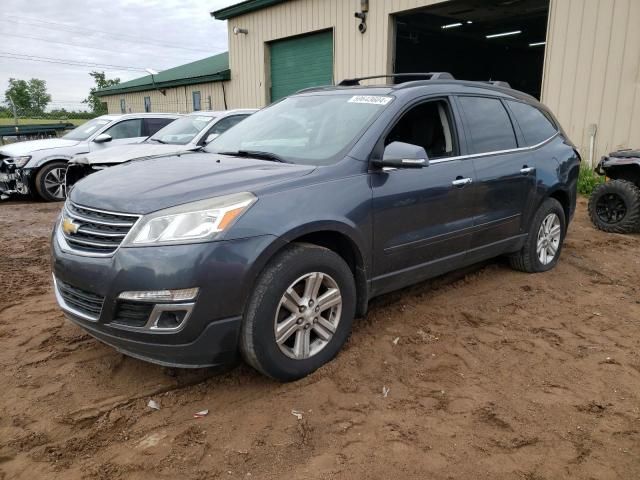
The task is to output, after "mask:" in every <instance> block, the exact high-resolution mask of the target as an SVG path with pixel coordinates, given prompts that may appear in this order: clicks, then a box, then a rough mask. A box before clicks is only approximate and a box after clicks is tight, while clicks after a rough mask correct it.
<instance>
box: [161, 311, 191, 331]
mask: <svg viewBox="0 0 640 480" xmlns="http://www.w3.org/2000/svg"><path fill="white" fill-rule="evenodd" d="M186 315H187V312H186V310H176V311H173V312H167V311H165V312H162V313H161V314H160V316H159V317H158V320H156V324H155V325H154V326H153V327H152V328H169V329H174V328H178V327H179V326H180V325H181V324H182V322H183V320H184V317H185V316H186Z"/></svg>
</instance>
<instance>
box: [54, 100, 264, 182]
mask: <svg viewBox="0 0 640 480" xmlns="http://www.w3.org/2000/svg"><path fill="white" fill-rule="evenodd" d="M255 111H256V110H252V109H244V110H225V111H204V112H202V111H200V112H193V113H190V114H188V115H185V116H184V117H182V118H180V119H178V120H176V121H175V122H173V123H171V124H170V125H167V126H166V127H164V128H163V129H162V130H159V131H158V132H157V133H156V134H155V135H153V136H151V137H149V138H148V139H147V140H145V141H144V142H142V143H140V144H138V145H127V146H121V147H116V148H110V149H109V150H106V151H96V152H90V153H88V154H83V155H77V156H76V157H74V158H73V159H72V160H71V162H69V166H68V168H67V174H66V176H65V178H66V182H67V188H71V187H72V186H73V185H74V184H75V183H76V182H77V181H78V180H80V179H82V178H84V177H86V176H87V175H90V174H92V173H94V172H96V171H99V170H104V169H105V168H108V167H113V166H115V165H119V164H121V163H125V162H130V161H131V160H136V159H139V158H149V157H157V156H162V155H175V154H178V153H182V152H187V151H190V150H196V149H198V148H200V147H202V146H204V145H206V144H207V143H209V142H210V141H212V140H213V139H215V138H216V137H217V136H218V135H220V134H221V133H223V132H225V131H227V130H228V129H230V128H231V127H233V126H234V125H236V124H237V123H239V122H240V121H242V120H244V119H245V118H247V117H248V116H249V115H251V114H252V113H254V112H255Z"/></svg>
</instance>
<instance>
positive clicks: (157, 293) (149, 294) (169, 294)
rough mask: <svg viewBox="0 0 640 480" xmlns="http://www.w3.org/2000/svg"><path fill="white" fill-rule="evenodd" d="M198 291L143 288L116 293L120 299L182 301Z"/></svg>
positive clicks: (196, 289)
mask: <svg viewBox="0 0 640 480" xmlns="http://www.w3.org/2000/svg"><path fill="white" fill-rule="evenodd" d="M198 291H199V288H185V289H182V290H143V291H139V292H122V293H121V294H120V295H118V298H120V299H121V300H133V301H135V302H184V301H187V300H193V299H194V298H196V296H197V295H198Z"/></svg>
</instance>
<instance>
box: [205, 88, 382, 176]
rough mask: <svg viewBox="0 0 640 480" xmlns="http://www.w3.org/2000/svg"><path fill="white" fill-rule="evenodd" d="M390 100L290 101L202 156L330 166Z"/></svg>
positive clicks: (250, 120) (216, 142)
mask: <svg viewBox="0 0 640 480" xmlns="http://www.w3.org/2000/svg"><path fill="white" fill-rule="evenodd" d="M392 100H393V97H389V96H383V95H375V96H369V95H367V96H363V95H352V94H335V95H309V96H300V97H289V98H286V99H284V100H282V101H281V102H278V103H276V104H274V105H272V106H270V107H268V108H265V109H264V110H261V111H259V112H257V113H254V114H253V115H251V116H250V117H248V118H247V119H246V120H243V121H242V122H240V123H239V124H238V125H236V126H235V127H233V128H232V129H230V130H228V131H227V132H225V133H223V134H222V135H221V136H220V137H218V138H217V139H215V140H214V141H213V142H211V143H210V144H209V145H208V146H207V147H206V148H205V150H206V151H208V152H213V153H226V154H232V153H234V152H235V153H238V152H261V153H268V154H271V155H273V156H276V157H279V158H280V159H282V160H284V161H287V162H291V163H299V164H304V165H329V164H332V163H335V162H337V161H339V160H340V159H341V157H340V156H339V154H340V153H341V152H343V151H344V150H345V149H346V148H347V147H349V146H351V145H352V144H353V142H355V141H356V140H357V139H358V137H359V134H360V132H362V131H363V130H364V129H365V128H366V127H367V126H368V125H369V124H370V123H371V122H372V121H373V119H374V118H375V117H376V116H377V115H379V113H380V112H382V110H383V109H384V108H385V106H386V105H388V104H389V103H390V102H391V101H392ZM256 156H258V155H256Z"/></svg>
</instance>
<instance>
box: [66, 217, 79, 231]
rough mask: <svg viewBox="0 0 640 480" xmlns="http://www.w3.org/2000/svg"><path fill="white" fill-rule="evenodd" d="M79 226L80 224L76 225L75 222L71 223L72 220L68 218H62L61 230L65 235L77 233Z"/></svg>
mask: <svg viewBox="0 0 640 480" xmlns="http://www.w3.org/2000/svg"><path fill="white" fill-rule="evenodd" d="M79 228H80V225H78V224H77V223H73V220H71V219H70V218H64V219H62V231H63V232H64V233H66V234H67V235H71V234H74V233H78V229H79Z"/></svg>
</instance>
